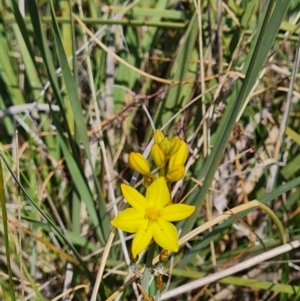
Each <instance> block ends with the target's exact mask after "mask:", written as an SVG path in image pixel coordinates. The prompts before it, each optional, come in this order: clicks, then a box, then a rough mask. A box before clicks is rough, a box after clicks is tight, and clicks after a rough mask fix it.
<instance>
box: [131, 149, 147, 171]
mask: <svg viewBox="0 0 300 301" xmlns="http://www.w3.org/2000/svg"><path fill="white" fill-rule="evenodd" d="M128 163H129V166H130V167H131V168H132V169H133V170H135V171H137V172H138V173H140V174H142V175H148V174H149V173H150V166H149V163H148V161H147V160H146V159H145V158H144V157H143V155H142V154H140V153H135V152H131V153H130V154H129V158H128Z"/></svg>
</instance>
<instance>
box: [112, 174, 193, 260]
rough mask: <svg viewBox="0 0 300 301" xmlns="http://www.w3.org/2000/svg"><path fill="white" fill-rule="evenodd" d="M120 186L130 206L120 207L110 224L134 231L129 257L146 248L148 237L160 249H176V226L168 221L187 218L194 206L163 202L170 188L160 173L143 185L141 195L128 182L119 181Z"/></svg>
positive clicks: (168, 196)
mask: <svg viewBox="0 0 300 301" xmlns="http://www.w3.org/2000/svg"><path fill="white" fill-rule="evenodd" d="M121 190H122V193H123V196H124V197H125V199H126V200H127V202H128V203H129V204H130V205H131V206H132V208H128V209H125V210H124V211H122V212H121V213H120V214H119V215H117V216H116V217H115V218H114V219H113V220H112V221H111V224H112V225H113V226H114V227H116V228H119V229H121V230H123V231H126V232H129V233H136V234H135V236H134V239H133V241H132V255H133V257H134V258H135V257H136V256H137V255H138V253H140V252H141V251H142V250H144V249H146V248H147V247H148V246H149V244H150V243H151V241H152V239H154V241H155V242H156V243H157V244H158V245H159V246H160V247H162V248H163V249H165V250H169V251H173V252H177V251H178V249H179V246H178V234H177V229H176V227H175V226H174V225H173V224H171V223H170V222H175V221H179V220H182V219H185V218H187V217H188V216H190V215H191V214H192V213H193V212H194V211H195V206H190V205H186V204H172V205H168V206H167V204H168V203H169V200H170V192H169V189H168V187H167V183H166V180H165V178H164V177H160V178H158V179H156V180H154V182H153V183H152V184H151V185H150V186H149V187H148V188H147V191H146V196H145V197H144V196H143V195H141V194H140V193H139V192H138V191H137V190H136V189H134V188H133V187H131V186H128V185H124V184H121Z"/></svg>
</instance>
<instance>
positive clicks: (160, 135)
mask: <svg viewBox="0 0 300 301" xmlns="http://www.w3.org/2000/svg"><path fill="white" fill-rule="evenodd" d="M164 139H165V135H164V133H163V132H162V131H161V130H159V129H158V130H156V131H155V133H154V143H155V144H160V143H161V142H162V141H163V140H164Z"/></svg>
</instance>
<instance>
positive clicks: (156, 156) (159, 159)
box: [151, 144, 166, 168]
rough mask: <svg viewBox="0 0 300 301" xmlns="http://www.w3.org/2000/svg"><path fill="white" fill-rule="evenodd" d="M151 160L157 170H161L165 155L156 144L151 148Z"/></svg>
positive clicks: (164, 162)
mask: <svg viewBox="0 0 300 301" xmlns="http://www.w3.org/2000/svg"><path fill="white" fill-rule="evenodd" d="M151 158H152V159H153V161H154V162H155V164H156V166H157V167H158V168H162V167H163V166H164V165H165V164H166V155H165V153H164V152H163V151H162V149H161V148H160V147H159V146H158V145H157V144H153V145H152V147H151Z"/></svg>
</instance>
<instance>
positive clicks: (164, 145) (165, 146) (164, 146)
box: [159, 138, 172, 156]
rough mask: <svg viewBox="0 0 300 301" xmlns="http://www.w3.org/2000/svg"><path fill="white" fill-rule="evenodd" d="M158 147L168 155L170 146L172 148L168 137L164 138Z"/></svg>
mask: <svg viewBox="0 0 300 301" xmlns="http://www.w3.org/2000/svg"><path fill="white" fill-rule="evenodd" d="M159 146H160V148H161V149H162V151H163V152H164V153H165V155H166V156H168V155H169V153H170V151H171V148H172V143H171V141H170V140H169V139H168V138H165V139H164V140H163V141H162V142H161V143H160V144H159Z"/></svg>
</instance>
